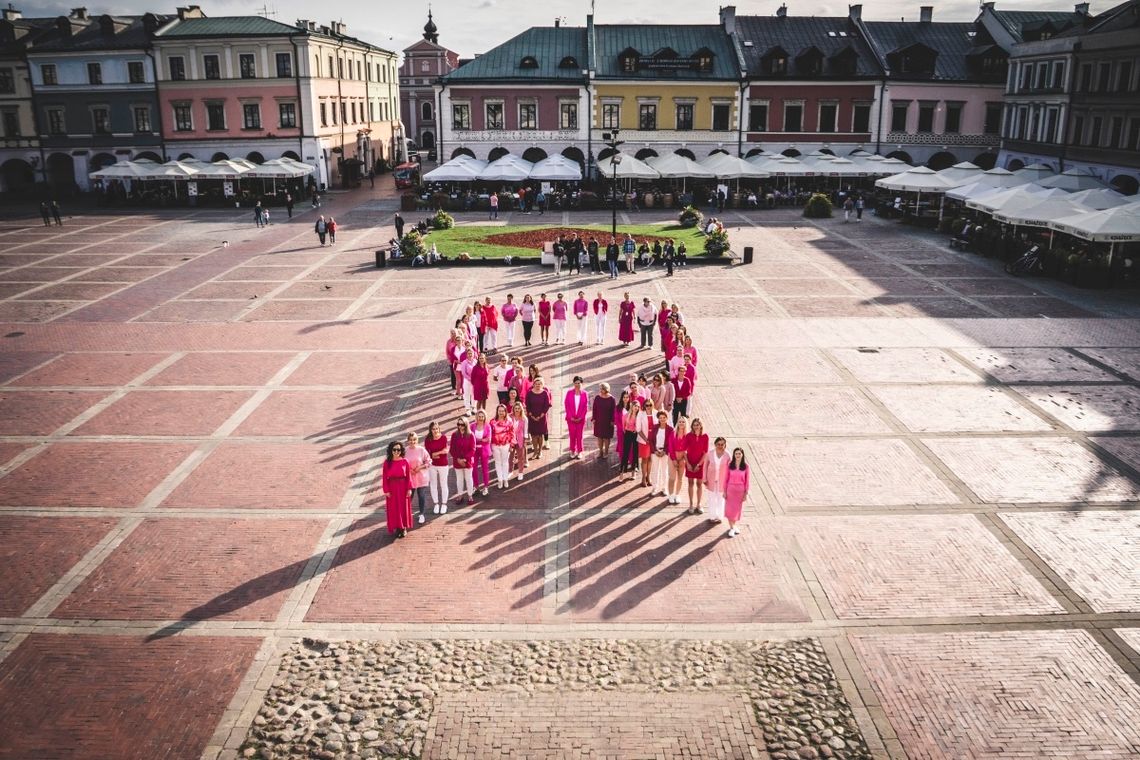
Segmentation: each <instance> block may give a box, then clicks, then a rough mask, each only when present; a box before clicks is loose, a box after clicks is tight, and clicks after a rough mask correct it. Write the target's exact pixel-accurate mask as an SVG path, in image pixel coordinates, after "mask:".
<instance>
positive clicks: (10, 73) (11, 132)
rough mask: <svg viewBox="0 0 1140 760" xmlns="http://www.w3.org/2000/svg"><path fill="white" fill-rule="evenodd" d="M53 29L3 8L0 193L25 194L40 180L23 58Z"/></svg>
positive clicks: (40, 157)
mask: <svg viewBox="0 0 1140 760" xmlns="http://www.w3.org/2000/svg"><path fill="white" fill-rule="evenodd" d="M54 26H55V19H54V18H24V17H23V14H21V13H20V11H18V10H15V9H14V8H5V9H4V11H3V18H2V19H0V193H13V194H17V193H23V192H27V191H28V190H30V189H31V187H32V186H33V185H34V184H35V183H36V182H37V181H39V180H42V179H43V174H42V169H43V164H44V156H43V154H42V153H41V151H40V138H39V135H38V134H37V130H36V116H35V109H34V107H33V104H32V80H31V72H30V71H29V69H28V63H27V60H26V58H25V55H26V51H27V49H28V47H29V46H31V45H32V44H33V43H34V42H35V40H36V39H37V38H38V37H39V36H41V35H43V34H45V33H46V32H48V31H50V30H51V29H53V28H54Z"/></svg>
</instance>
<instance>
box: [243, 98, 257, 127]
mask: <svg viewBox="0 0 1140 760" xmlns="http://www.w3.org/2000/svg"><path fill="white" fill-rule="evenodd" d="M241 126H242V129H261V106H259V105H258V104H257V103H243V104H242V106H241Z"/></svg>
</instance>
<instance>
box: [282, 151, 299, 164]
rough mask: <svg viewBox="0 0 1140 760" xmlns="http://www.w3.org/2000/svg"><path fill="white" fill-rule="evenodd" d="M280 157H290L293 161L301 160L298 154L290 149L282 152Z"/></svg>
mask: <svg viewBox="0 0 1140 760" xmlns="http://www.w3.org/2000/svg"><path fill="white" fill-rule="evenodd" d="M281 158H291V159H293V160H294V161H300V160H301V157H300V156H298V155H297V154H296V153H295V152H293V151H291V150H287V151H285V152H284V153H282V154H281Z"/></svg>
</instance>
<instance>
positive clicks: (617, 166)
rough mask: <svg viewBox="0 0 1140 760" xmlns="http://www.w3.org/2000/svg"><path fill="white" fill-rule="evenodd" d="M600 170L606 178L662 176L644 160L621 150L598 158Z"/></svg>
mask: <svg viewBox="0 0 1140 760" xmlns="http://www.w3.org/2000/svg"><path fill="white" fill-rule="evenodd" d="M598 172H599V173H600V174H601V175H602V176H603V177H605V178H606V179H614V178H615V177H616V178H617V179H657V178H658V177H660V176H661V175H660V174H658V173H657V170H656V169H654V168H653V167H652V166H650V165H649V164H647V163H645V162H644V161H642V160H640V159H637V158H634V157H633V156H631V155H629V154H628V153H620V152H619V153H617V154H616V155H612V156H606V157H605V158H600V159H598Z"/></svg>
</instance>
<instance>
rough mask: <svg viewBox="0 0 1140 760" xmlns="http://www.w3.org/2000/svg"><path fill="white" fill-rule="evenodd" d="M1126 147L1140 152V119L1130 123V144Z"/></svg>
mask: <svg viewBox="0 0 1140 760" xmlns="http://www.w3.org/2000/svg"><path fill="white" fill-rule="evenodd" d="M1124 147H1125V148H1126V149H1128V150H1140V119H1133V120H1132V121H1131V122H1129V124H1128V143H1127V144H1126V145H1125V146H1124Z"/></svg>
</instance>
